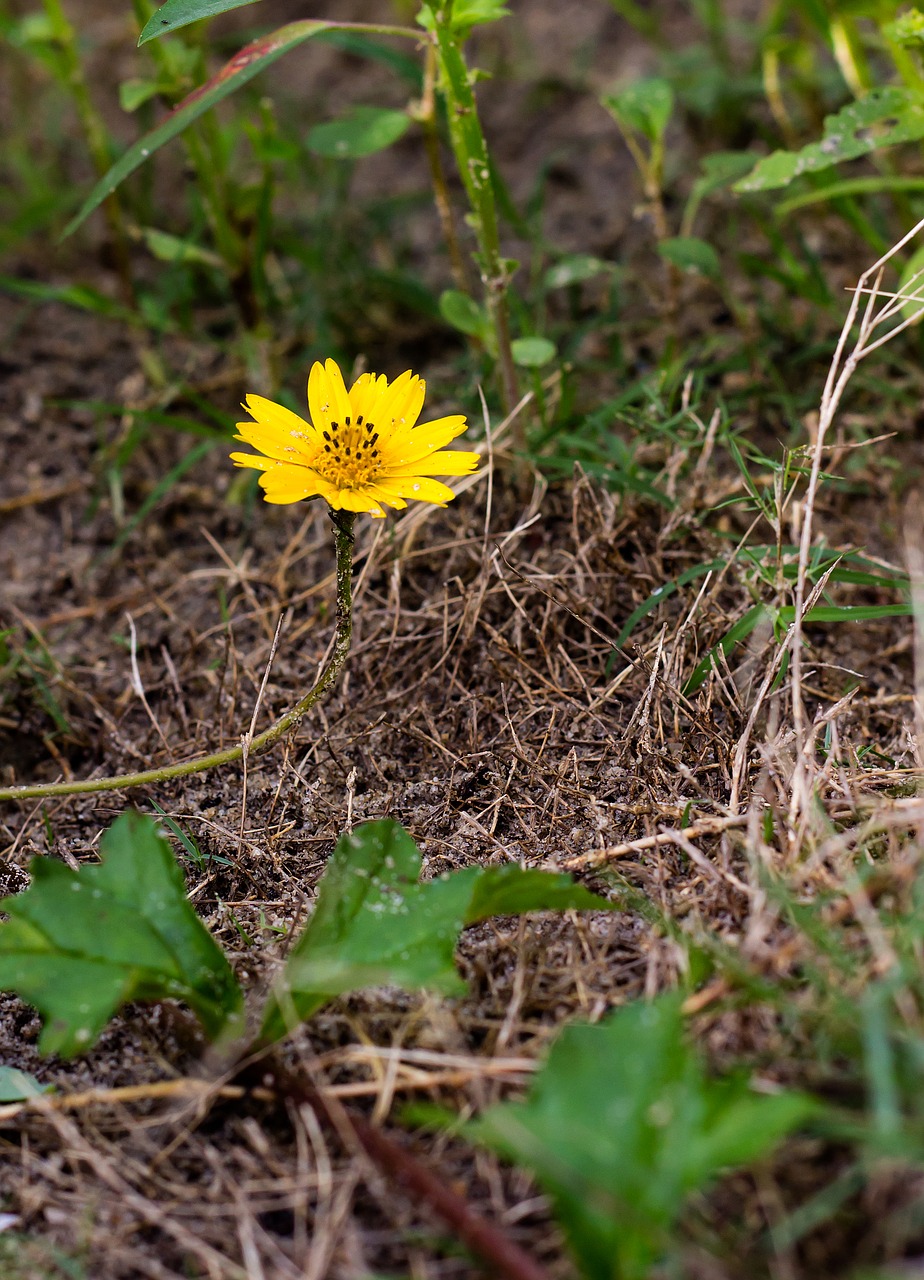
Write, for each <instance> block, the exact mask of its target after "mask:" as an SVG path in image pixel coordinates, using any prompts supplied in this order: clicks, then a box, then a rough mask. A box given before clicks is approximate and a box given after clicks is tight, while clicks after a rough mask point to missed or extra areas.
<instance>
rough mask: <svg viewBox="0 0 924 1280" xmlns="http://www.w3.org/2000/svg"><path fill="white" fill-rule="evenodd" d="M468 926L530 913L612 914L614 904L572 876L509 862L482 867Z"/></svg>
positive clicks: (472, 901)
mask: <svg viewBox="0 0 924 1280" xmlns="http://www.w3.org/2000/svg"><path fill="white" fill-rule="evenodd" d="M478 872H479V874H478V878H477V880H476V881H475V883H474V886H473V891H472V895H471V900H470V902H469V904H468V909H467V910H466V912H465V923H466V924H467V925H469V924H477V923H478V921H479V920H487V919H488V917H489V916H513V915H523V914H524V912H527V911H611V910H613V906H612V903H610V902H607V900H606V899H605V898H601V897H599V895H598V894H596V893H591V891H590V890H589V889H585V888H584V886H583V885H580V884H575V883H574V881H573V880H572V879H571V877H570V876H569V875H565V874H563V873H561V872H553V871H535V870H528V869H527V870H524V869H523V868H522V867H518V866H517V865H516V863H514V862H509V863H507V864H506V865H505V866H503V867H479V868H478Z"/></svg>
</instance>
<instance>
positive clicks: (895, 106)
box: [734, 86, 924, 192]
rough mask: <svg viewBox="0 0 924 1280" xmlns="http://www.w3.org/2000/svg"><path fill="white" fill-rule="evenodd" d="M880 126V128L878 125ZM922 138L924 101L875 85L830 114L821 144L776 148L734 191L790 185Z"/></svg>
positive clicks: (923, 136)
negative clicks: (797, 179) (803, 175)
mask: <svg viewBox="0 0 924 1280" xmlns="http://www.w3.org/2000/svg"><path fill="white" fill-rule="evenodd" d="M877 126H878V127H877ZM921 138H924V102H922V100H921V98H920V97H919V96H918V95H917V94H915V93H913V92H912V91H911V90H910V89H904V88H898V87H897V86H891V87H886V88H882V89H873V90H872V92H871V93H868V94H867V95H866V97H865V98H861V99H860V101H859V102H851V103H849V104H848V105H847V106H846V107H843V108H842V109H841V110H840V111H838V113H837V114H836V115H833V116H828V117H827V119H826V120H825V123H824V133H823V136H822V139H821V141H820V142H812V143H809V145H808V146H807V147H803V148H802V150H801V151H774V153H773V154H772V155H770V156H766V157H765V158H764V159H763V160H761V161H760V163H759V164H758V165H757V167H756V168H755V169H754V171H753V173H751V174H750V175H749V176H748V177H746V178H743V179H742V180H741V181H740V182H737V183H736V184H735V188H734V189H735V191H739V192H746V191H769V190H771V189H772V188H774V187H785V186H788V185H789V183H790V182H792V181H793V180H794V179H795V178H798V177H801V176H802V174H805V173H817V172H818V171H819V170H821V169H829V168H830V167H831V166H832V165H834V164H839V163H840V161H842V160H854V159H856V157H857V156H865V155H867V154H869V152H871V151H877V150H880V149H881V148H883V147H893V146H895V145H896V144H897V143H899V142H918V141H919V140H920V139H921Z"/></svg>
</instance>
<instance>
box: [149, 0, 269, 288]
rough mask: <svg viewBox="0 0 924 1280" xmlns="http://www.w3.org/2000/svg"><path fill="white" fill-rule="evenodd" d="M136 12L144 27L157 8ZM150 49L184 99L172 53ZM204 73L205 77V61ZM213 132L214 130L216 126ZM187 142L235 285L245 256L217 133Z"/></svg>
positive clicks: (188, 137) (195, 133)
mask: <svg viewBox="0 0 924 1280" xmlns="http://www.w3.org/2000/svg"><path fill="white" fill-rule="evenodd" d="M134 10H135V19H136V21H137V22H138V25H139V27H143V26H144V24H145V23H146V22H147V20H148V18H149V17H150V16H151V13H152V12H153V6H152V5H150V4H149V3H147V0H135V2H134ZM147 48H148V49H149V50H150V54H151V57H152V59H153V61H154V65H155V66H156V67H157V70H158V71H159V72H160V73H161V74H162V75H163V76H165V77H166V79H167V80H168V81H169V82H170V84H171V85H173V86H174V89H175V91H176V92H177V93H178V94H180V95H182V94H183V93H184V92H185V91H186V88H187V86H186V85H183V84H181V83H179V81H178V80H177V76H176V72H175V70H174V66H173V63H172V62H171V59H170V54H169V51H168V49H166V48H165V47H164V45H163V44H162V43H161V42H160V41H159V40H155V41H153V42H151V43H150V44H149V45H148V46H147ZM200 70H201V71H202V72H203V73H205V70H206V69H205V64H204V60H203V63H202V66H201V68H200ZM212 128H213V130H214V124H213V126H212ZM183 142H184V145H185V147H186V154H187V155H188V156H189V161H190V164H191V165H192V167H193V169H195V171H196V179H197V182H198V186H199V193H200V195H201V197H202V203H203V206H204V208H205V215H206V217H207V218H208V222H209V226H210V227H211V229H212V235H213V236H214V237H215V247H216V248H217V250H218V252H219V254H220V255H221V257H222V258H223V259H224V262H225V266H226V267H227V269H228V273H229V277H230V279H231V281H232V284H233V283H234V282H235V281H236V280H237V277H238V275H239V273H240V270H241V263H242V261H243V258H244V253H243V248H242V245H241V240H240V236H239V235H238V234H237V232H236V231H235V229H234V227H233V226H232V225H231V222H230V220H229V218H228V215H227V212H226V204H227V201H226V199H225V192H224V190H223V184H222V181H221V176H222V175H221V164H220V159H219V151H218V147H217V145H216V139H215V137H214V132H213V133H212V135H211V136H210V135H209V134H208V133H207V132H206V131H205V130H197V129H196V128H195V127H193V128H191V129H188V130H187V131H186V132H185V133H184V135H183Z"/></svg>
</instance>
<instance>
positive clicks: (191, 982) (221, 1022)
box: [0, 813, 243, 1057]
mask: <svg viewBox="0 0 924 1280" xmlns="http://www.w3.org/2000/svg"><path fill="white" fill-rule="evenodd" d="M100 857H101V861H100V863H99V864H98V865H96V866H89V867H83V868H81V870H80V871H73V870H72V869H71V868H70V867H67V866H65V865H64V864H63V863H60V862H56V861H55V860H54V859H51V858H36V859H34V860H33V862H32V866H31V873H32V885H31V886H30V888H29V889H27V890H26V891H25V892H24V893H21V894H18V895H17V896H15V897H12V898H5V899H3V901H2V908H3V910H4V911H6V912H7V914H8V915H9V916H10V920H9V922H8V923H6V924H3V925H0V990H4V991H15V992H16V993H17V994H18V995H20V996H21V997H22V998H23V999H24V1000H26V1001H28V1002H29V1003H30V1004H32V1005H34V1006H35V1008H36V1009H37V1010H38V1011H39V1013H40V1014H41V1015H42V1017H43V1019H44V1021H45V1025H44V1027H43V1029H42V1034H41V1038H40V1040H39V1048H40V1049H41V1051H42V1052H43V1053H59V1054H61V1055H62V1056H63V1057H69V1056H72V1055H73V1054H75V1053H78V1052H81V1051H84V1050H86V1049H88V1048H89V1047H90V1046H91V1045H92V1044H93V1042H94V1040H95V1039H96V1037H97V1036H98V1035H99V1033H100V1031H101V1030H102V1028H103V1027H104V1026H105V1025H106V1022H107V1021H108V1020H109V1018H110V1017H111V1016H112V1014H113V1013H114V1012H115V1011H116V1009H117V1008H119V1006H120V1005H122V1004H125V1003H127V1002H128V1001H130V1000H160V999H165V998H173V999H178V1000H183V1001H185V1003H186V1004H188V1005H189V1006H190V1008H191V1009H192V1010H193V1011H194V1012H195V1014H196V1015H197V1017H198V1018H199V1020H200V1022H201V1023H202V1025H203V1027H204V1029H205V1031H206V1033H207V1034H208V1035H209V1036H210V1037H211V1038H212V1039H216V1038H217V1037H218V1036H219V1035H221V1034H223V1033H228V1034H230V1033H233V1032H235V1031H236V1030H237V1029H238V1024H239V1020H240V1017H241V1013H242V1009H243V999H242V996H241V992H240V988H239V987H238V985H237V981H236V980H235V978H234V975H233V973H232V972H231V968H230V966H229V964H228V962H227V960H226V959H225V956H224V954H223V952H222V951H221V949H220V948H219V947H218V945H217V944H216V943H215V941H214V939H213V938H212V937H211V935H210V934H209V932H208V931H207V929H206V928H205V926H204V925H203V924H202V922H201V920H200V919H199V917H198V916H197V915H196V913H195V911H194V910H193V908H192V906H191V904H190V902H189V900H188V899H187V897H186V885H185V882H184V880H183V874H182V872H181V871H180V869H179V867H178V866H177V863H176V859H175V858H174V856H173V853H172V851H171V849H170V846H169V844H168V843H167V841H166V840H165V839H164V838H163V836H161V834H160V833H159V831H158V829H157V825H156V823H155V822H154V821H153V820H152V819H151V818H149V817H146V816H144V815H142V814H138V813H126V814H124V815H123V816H122V817H121V818H119V819H118V820H117V821H116V822H115V823H114V824H113V826H112V827H111V828H110V829H109V831H108V832H107V833H106V835H105V836H104V837H103V840H102V843H101V845H100Z"/></svg>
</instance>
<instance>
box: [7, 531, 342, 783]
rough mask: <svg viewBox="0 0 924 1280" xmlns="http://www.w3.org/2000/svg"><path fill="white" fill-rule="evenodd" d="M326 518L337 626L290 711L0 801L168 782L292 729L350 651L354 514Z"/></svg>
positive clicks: (254, 751)
mask: <svg viewBox="0 0 924 1280" xmlns="http://www.w3.org/2000/svg"><path fill="white" fill-rule="evenodd" d="M331 519H332V520H333V523H334V542H335V546H336V552H337V630H336V635H335V637H334V649H333V652H332V654H331V656H330V660H329V661H328V663H327V666H326V667H325V668H324V670H323V671H322V672H321V674H320V676H319V677H318V679H317V681H316V682H315V684H314V685H313V687H312V688H311V689H310V690H309V691H308V693H306V694H305V696H304V697H303V698H302V699H301V700H300V701H299V702H297V703H296V705H295V706H294V707H293V708H292V710H291V711H287V712H286V714H285V715H284V716H282V718H281V719H279V720H277V721H276V723H275V724H273V725H270V727H269V728H268V729H264V731H263V732H262V733H259V734H257V735H256V737H254V738H251V739H248V736H247V735H245V736H244V737H243V738H242V740H241V742H240V743H239V744H238V745H237V746H236V747H228V748H226V749H225V750H224V751H214V752H212V753H211V754H210V755H207V756H198V757H197V758H196V759H195V760H184V761H182V762H181V763H180V764H169V765H163V766H162V767H161V768H159V769H144V770H142V771H141V772H139V773H123V774H116V775H115V776H114V777H109V778H88V779H86V780H84V781H83V782H47V783H36V784H35V785H34V786H25V787H3V788H0V800H33V799H37V798H39V797H43V796H76V795H86V794H87V793H88V792H94V791H122V790H125V789H126V788H128V787H143V786H145V785H147V784H148V783H151V782H167V781H169V779H171V778H183V777H186V776H187V775H188V774H191V773H204V772H205V771H206V770H207V769H217V768H219V767H220V766H221V765H224V764H233V763H234V762H235V761H237V760H243V759H244V756H245V754H246V756H247V758H248V759H249V758H250V757H251V756H255V755H259V754H260V753H261V752H263V751H266V750H267V748H269V747H271V746H272V745H273V744H274V743H275V742H278V741H279V739H280V738H281V737H282V735H283V734H284V733H287V732H288V730H289V729H292V728H294V727H295V725H297V724H298V722H299V721H300V720H301V719H302V717H303V716H304V715H305V713H306V712H308V711H310V710H311V708H312V707H313V706H314V705H315V704H316V703H317V702H319V701H320V700H321V698H322V697H323V696H324V694H325V693H327V691H328V689H330V688H331V686H332V685H333V684H334V683H335V682H336V680H337V678H338V676H339V675H340V673H341V671H342V670H343V668H344V666H345V665H346V660H347V657H348V655H349V652H350V643H351V641H352V638H353V525H354V523H355V520H356V517H355V515H354V513H353V512H352V511H337V512H334V511H332V512H331Z"/></svg>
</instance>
